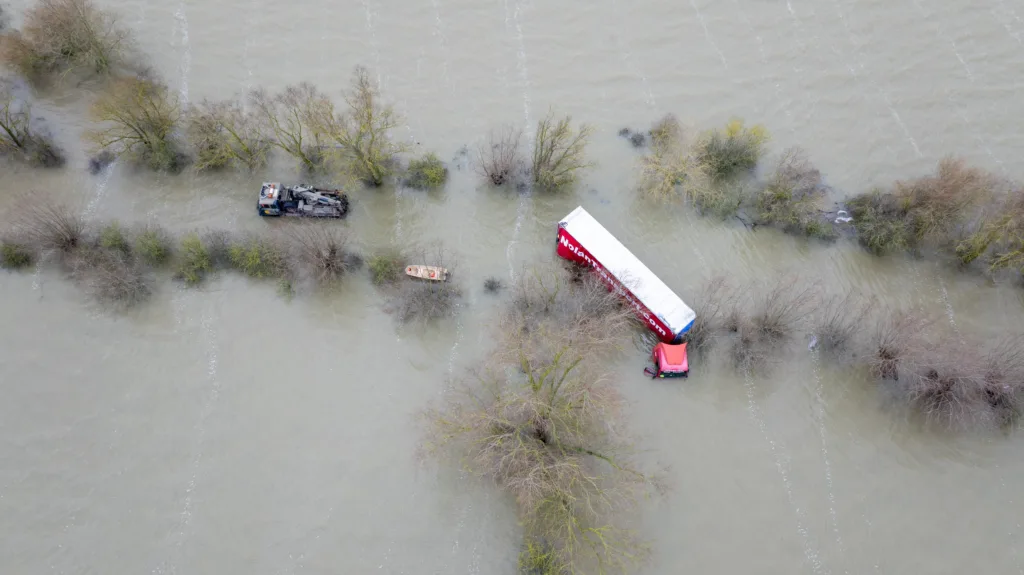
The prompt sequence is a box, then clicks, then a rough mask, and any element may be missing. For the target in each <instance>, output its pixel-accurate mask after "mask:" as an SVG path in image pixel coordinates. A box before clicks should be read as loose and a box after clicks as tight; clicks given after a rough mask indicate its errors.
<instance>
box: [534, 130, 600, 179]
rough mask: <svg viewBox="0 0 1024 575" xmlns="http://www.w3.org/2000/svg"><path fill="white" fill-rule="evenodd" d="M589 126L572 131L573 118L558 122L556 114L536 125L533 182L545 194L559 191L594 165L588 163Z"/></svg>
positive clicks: (590, 131)
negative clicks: (582, 171) (545, 191)
mask: <svg viewBox="0 0 1024 575" xmlns="http://www.w3.org/2000/svg"><path fill="white" fill-rule="evenodd" d="M592 131H593V130H592V129H591V127H590V126H588V125H586V124H581V125H580V126H579V127H578V128H575V129H574V128H573V126H572V117H571V116H565V117H564V118H561V119H559V120H556V119H555V115H554V112H549V113H548V115H547V117H545V118H544V119H543V120H541V121H539V122H537V136H536V139H535V141H534V148H533V166H532V167H533V182H534V184H535V185H537V186H538V187H539V188H540V189H542V190H547V191H556V190H559V189H562V188H564V187H565V186H568V185H569V184H571V183H573V182H574V181H575V180H576V177H577V176H578V174H579V171H580V170H583V169H585V168H588V167H590V166H591V165H592V164H591V163H589V162H587V160H586V148H587V142H588V141H589V139H590V135H591V133H592Z"/></svg>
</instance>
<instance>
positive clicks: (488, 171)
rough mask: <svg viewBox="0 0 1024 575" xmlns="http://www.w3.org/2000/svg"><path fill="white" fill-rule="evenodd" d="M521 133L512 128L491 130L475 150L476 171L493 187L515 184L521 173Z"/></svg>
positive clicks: (505, 127)
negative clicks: (484, 141) (484, 140)
mask: <svg viewBox="0 0 1024 575" xmlns="http://www.w3.org/2000/svg"><path fill="white" fill-rule="evenodd" d="M522 135H523V132H522V130H518V129H516V128H513V127H512V126H504V127H502V128H501V129H499V130H492V131H491V133H490V135H489V136H488V139H487V142H486V143H484V144H481V145H480V147H479V148H478V149H477V162H476V169H477V172H479V173H480V175H482V176H483V177H484V178H485V179H487V181H488V182H490V183H491V184H492V185H495V186H503V185H505V184H508V183H515V182H516V180H518V178H519V177H520V175H521V174H522V172H523V158H522V151H521V147H520V144H519V142H520V140H521V139H522Z"/></svg>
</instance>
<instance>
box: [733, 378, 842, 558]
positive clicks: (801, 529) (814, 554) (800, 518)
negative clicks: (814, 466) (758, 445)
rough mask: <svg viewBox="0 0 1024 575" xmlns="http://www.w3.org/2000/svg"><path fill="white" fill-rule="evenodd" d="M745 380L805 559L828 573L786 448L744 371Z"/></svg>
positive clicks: (749, 403)
mask: <svg viewBox="0 0 1024 575" xmlns="http://www.w3.org/2000/svg"><path fill="white" fill-rule="evenodd" d="M743 380H744V384H745V386H746V388H747V410H748V412H749V413H750V419H751V420H752V421H753V422H754V424H755V425H757V428H758V430H760V432H761V436H762V437H764V439H765V441H767V442H768V446H769V447H770V448H771V452H772V457H773V459H774V460H775V470H776V471H778V473H779V477H781V478H782V486H783V488H784V489H785V491H786V499H788V500H789V504H790V506H792V508H793V512H794V514H795V515H796V531H797V533H798V534H799V535H800V538H801V539H802V540H803V547H804V558H805V559H806V560H807V562H808V563H810V565H811V567H812V568H813V569H814V572H815V573H817V574H818V575H822V574H824V573H828V570H827V569H825V568H824V566H823V565H822V562H821V557H820V556H819V554H818V551H817V549H815V546H814V545H813V544H812V542H811V537H810V534H809V533H808V531H807V527H806V526H805V525H806V521H807V519H806V517H805V514H804V512H803V510H802V509H801V508H800V506H799V505H798V504H797V502H796V497H795V496H794V495H793V482H792V480H790V478H789V473H788V471H787V470H786V461H787V460H788V459H789V458H788V457H787V456H786V455H785V448H784V447H781V446H780V445H779V444H778V443H777V442H776V441H775V440H774V439H772V438H771V436H770V435H769V434H768V426H767V424H766V423H765V421H764V414H763V413H762V412H761V408H760V406H758V404H757V398H756V397H755V396H754V380H753V379H752V378H751V377H750V372H749V371H747V370H744V372H743Z"/></svg>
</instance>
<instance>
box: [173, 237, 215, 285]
mask: <svg viewBox="0 0 1024 575" xmlns="http://www.w3.org/2000/svg"><path fill="white" fill-rule="evenodd" d="M179 257H180V261H179V262H178V269H177V272H176V276H177V277H178V278H180V279H181V280H182V281H184V282H185V283H186V284H187V285H195V284H198V283H199V282H201V281H202V280H203V278H205V277H206V274H208V273H210V271H212V270H213V266H212V264H211V262H210V252H209V251H207V249H206V246H205V245H203V242H202V240H200V239H199V236H198V235H197V234H194V233H192V234H188V235H186V236H185V237H184V238H183V239H182V240H181V249H180V250H179Z"/></svg>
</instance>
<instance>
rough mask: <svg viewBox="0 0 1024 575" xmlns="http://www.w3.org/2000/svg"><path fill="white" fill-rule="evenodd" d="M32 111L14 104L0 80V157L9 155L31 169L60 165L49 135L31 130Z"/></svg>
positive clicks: (7, 85) (61, 156)
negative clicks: (4, 154)
mask: <svg viewBox="0 0 1024 575" xmlns="http://www.w3.org/2000/svg"><path fill="white" fill-rule="evenodd" d="M32 124H33V116H32V110H31V108H30V107H29V105H28V104H27V103H24V102H18V101H17V100H16V98H15V97H14V88H13V86H12V85H11V83H10V82H9V81H6V80H0V153H7V154H13V155H15V156H16V157H17V158H19V159H21V160H23V161H26V162H28V163H29V164H32V165H34V166H39V167H43V168H56V167H60V166H63V165H64V153H63V152H62V151H61V150H60V149H59V148H58V147H57V146H56V145H55V144H54V143H53V141H52V139H51V138H50V136H49V135H47V134H45V133H43V132H40V131H39V130H36V129H34V128H33V127H32Z"/></svg>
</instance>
